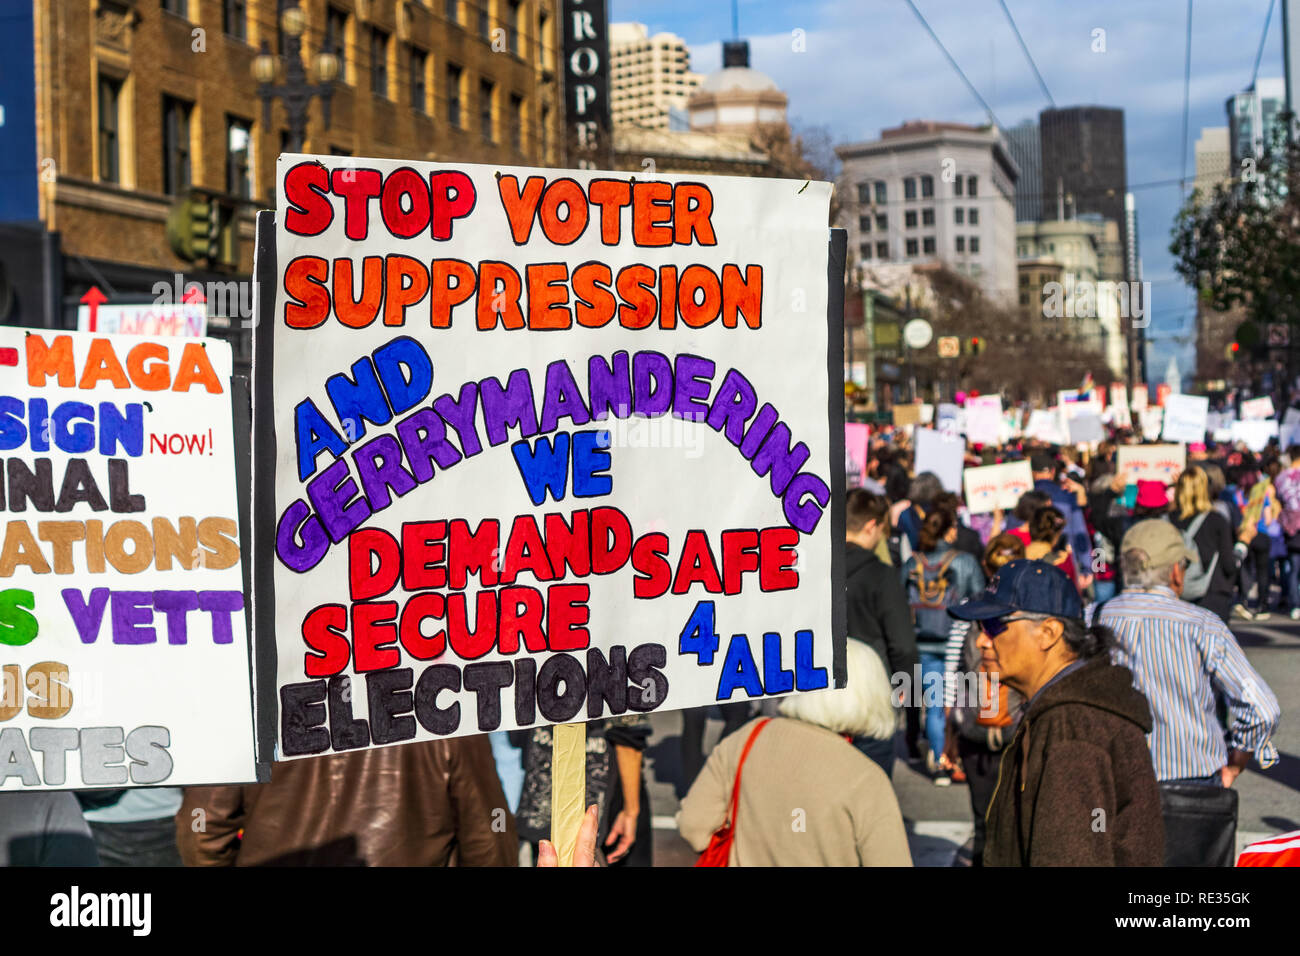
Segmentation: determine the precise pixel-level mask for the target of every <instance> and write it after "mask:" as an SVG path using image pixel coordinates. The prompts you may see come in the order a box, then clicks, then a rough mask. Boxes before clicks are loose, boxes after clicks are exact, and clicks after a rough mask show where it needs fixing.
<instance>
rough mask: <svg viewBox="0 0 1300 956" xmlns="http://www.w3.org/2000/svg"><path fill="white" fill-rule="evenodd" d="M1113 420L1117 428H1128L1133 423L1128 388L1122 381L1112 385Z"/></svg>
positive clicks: (1111, 411) (1111, 409)
mask: <svg viewBox="0 0 1300 956" xmlns="http://www.w3.org/2000/svg"><path fill="white" fill-rule="evenodd" d="M1107 410H1108V411H1109V412H1110V413H1111V421H1112V422H1113V423H1114V425H1115V426H1116V427H1117V428H1128V427H1130V426H1131V425H1132V424H1133V419H1132V418H1131V417H1130V416H1129V409H1128V389H1127V388H1126V387H1125V386H1124V385H1123V384H1122V383H1120V382H1115V383H1113V384H1112V385H1111V386H1110V408H1109V409H1107Z"/></svg>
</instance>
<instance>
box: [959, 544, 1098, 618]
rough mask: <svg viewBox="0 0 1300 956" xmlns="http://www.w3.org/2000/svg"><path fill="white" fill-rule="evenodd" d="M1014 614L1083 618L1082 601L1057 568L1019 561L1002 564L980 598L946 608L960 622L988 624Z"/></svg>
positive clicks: (1042, 563)
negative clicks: (998, 618) (994, 619)
mask: <svg viewBox="0 0 1300 956" xmlns="http://www.w3.org/2000/svg"><path fill="white" fill-rule="evenodd" d="M1016 611H1029V612H1031V613H1034V614H1050V615H1051V616H1052V617H1059V618H1075V619H1082V618H1083V602H1082V601H1081V600H1080V599H1079V592H1078V590H1076V589H1075V587H1074V584H1073V582H1071V581H1070V577H1069V575H1067V574H1066V573H1065V572H1064V571H1062V570H1061V569H1060V568H1057V567H1054V566H1053V565H1050V564H1048V563H1047V562H1046V561H1029V560H1025V559H1023V558H1022V559H1020V560H1018V561H1010V562H1008V563H1006V564H1004V565H1003V566H1002V567H1001V568H1000V569H999V570H998V573H997V574H995V575H993V579H992V580H991V581H989V584H988V587H986V588H985V589H984V593H983V594H982V595H980V596H978V597H973V598H968V599H967V600H965V601H963V602H962V603H961V604H958V605H955V606H954V607H950V608H948V613H949V614H950V615H952V616H953V617H955V618H957V620H959V621H987V620H990V619H992V618H995V617H1005V616H1006V615H1008V614H1013V613H1015V612H1016Z"/></svg>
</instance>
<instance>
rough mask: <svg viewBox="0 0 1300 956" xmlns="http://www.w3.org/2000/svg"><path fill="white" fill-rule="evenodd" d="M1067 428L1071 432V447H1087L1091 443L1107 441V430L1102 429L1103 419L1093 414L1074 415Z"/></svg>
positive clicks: (1081, 413)
mask: <svg viewBox="0 0 1300 956" xmlns="http://www.w3.org/2000/svg"><path fill="white" fill-rule="evenodd" d="M1067 426H1068V427H1069V430H1070V444H1071V445H1085V444H1088V443H1089V442H1097V441H1105V440H1106V430H1105V429H1104V428H1102V427H1101V418H1100V417H1099V416H1098V415H1095V414H1093V413H1091V412H1080V413H1078V414H1076V415H1074V416H1073V417H1072V418H1071V419H1070V420H1069V422H1068V423H1067Z"/></svg>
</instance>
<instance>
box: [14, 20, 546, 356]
mask: <svg viewBox="0 0 1300 956" xmlns="http://www.w3.org/2000/svg"><path fill="white" fill-rule="evenodd" d="M14 2H16V3H19V4H24V3H30V4H31V7H32V12H31V19H30V21H26V22H27V23H30V27H27V26H26V23H25V22H24V20H25V18H24V17H23V16H22V14H23V13H25V11H19V15H18V17H17V18H16V23H17V27H16V29H18V30H19V31H21V30H23V29H30V33H31V41H32V44H33V46H34V51H35V57H34V66H35V99H36V102H35V136H34V139H35V144H36V151H37V164H36V166H35V167H34V168H33V171H32V176H33V177H34V178H36V179H37V183H36V192H37V196H38V201H37V207H38V210H39V212H38V218H39V221H38V222H35V223H33V222H26V223H24V224H23V227H24V228H28V227H30V228H33V229H35V230H36V231H37V232H38V233H43V234H44V235H45V237H46V239H47V244H49V243H48V237H49V236H50V234H54V236H55V237H56V238H55V241H54V242H53V246H54V247H55V254H56V255H57V258H58V261H57V262H55V263H53V264H52V265H51V267H50V268H49V269H48V270H47V271H48V272H50V273H52V274H53V275H54V278H53V279H51V280H48V281H51V282H53V283H55V284H56V285H57V286H58V287H59V292H58V294H57V295H51V296H50V297H49V298H47V299H46V302H47V303H50V302H55V301H56V300H57V305H55V307H54V309H55V312H56V314H55V315H54V316H53V317H52V321H53V322H54V324H73V323H75V312H76V304H77V299H78V298H79V296H80V295H81V293H82V292H84V291H85V289H86V288H88V287H89V286H90V285H92V284H93V285H98V286H100V287H101V288H103V289H104V290H105V291H106V292H108V293H109V294H110V296H112V297H116V298H119V299H121V300H123V301H126V300H131V299H134V300H136V301H139V300H141V299H148V298H150V297H151V296H150V292H151V290H152V288H153V286H154V284H155V283H157V282H159V281H166V282H168V283H169V284H171V283H172V282H173V280H174V277H175V275H176V274H177V273H181V274H183V277H184V278H183V281H191V280H196V281H199V282H204V281H208V280H209V279H213V278H217V279H232V278H233V279H236V280H238V279H246V278H247V276H248V274H249V272H250V271H251V268H252V254H253V242H252V240H253V214H254V211H255V210H256V209H259V208H269V207H271V206H273V205H274V191H275V179H274V175H275V161H276V157H277V155H278V154H279V153H280V152H281V151H283V150H285V149H287V148H288V146H289V144H290V133H289V122H288V119H287V116H286V113H285V111H284V107H283V103H282V102H281V101H279V100H276V101H275V103H274V105H273V108H272V110H271V114H270V123H269V124H268V123H266V122H264V113H263V103H262V101H261V99H260V98H259V95H258V87H259V82H258V80H257V79H255V77H254V74H253V67H254V61H255V58H256V57H257V56H258V53H259V51H260V50H261V49H262V48H263V47H265V48H266V49H267V50H269V52H271V53H272V54H281V53H283V51H284V50H285V48H286V46H285V45H286V42H287V40H288V36H291V35H299V36H300V38H301V48H302V60H303V62H304V64H305V66H306V68H307V72H308V76H309V80H310V81H311V82H315V81H317V80H318V79H321V76H320V75H319V74H320V73H321V72H325V73H330V72H333V69H331V67H333V68H334V69H337V72H338V78H337V80H336V81H335V82H333V83H332V85H331V90H332V95H331V97H330V123H329V126H328V128H327V127H326V126H325V124H324V121H323V116H322V109H321V103H320V101H319V100H315V101H313V102H312V103H311V105H310V108H309V110H308V123H307V126H306V131H305V145H304V151H306V152H319V153H334V154H337V155H352V156H374V157H380V158H395V157H404V158H414V159H422V160H433V161H438V160H455V161H459V162H477V163H502V164H505V163H510V164H519V165H535V166H558V165H563V162H564V158H563V156H562V155H561V154H562V151H563V134H562V121H563V117H562V112H563V103H562V99H561V95H560V89H559V84H560V79H559V76H558V73H557V59H558V53H557V44H558V24H559V12H558V0H299V2H298V5H297V9H296V12H292V13H290V15H289V16H288V17H287V18H286V16H285V15H284V11H285V10H286V9H288V8H289V6H290V3H289V2H286V0H14ZM11 42H17V43H18V44H19V45H20V46H21V43H22V42H23V39H22V38H21V37H20V38H19V40H18V41H12V40H11ZM321 54H332V60H331V59H330V57H324V58H322V56H321ZM276 59H277V60H278V61H279V62H278V64H277V71H276V78H275V81H274V82H277V83H279V82H283V79H284V75H285V65H284V62H283V57H282V56H281V57H277V58H276ZM18 82H19V83H21V79H20V80H19V81H18ZM12 88H13V87H11V89H12ZM193 188H197V189H202V190H204V191H206V192H210V193H214V194H220V195H222V196H226V197H229V198H230V200H231V201H232V202H233V203H234V204H235V205H236V206H237V208H238V209H239V210H240V212H239V224H238V235H239V238H240V240H241V241H240V243H239V249H238V255H237V257H236V258H235V259H232V261H231V263H230V268H227V269H224V270H220V272H221V273H223V274H216V273H209V272H205V271H204V270H203V269H201V268H196V267H195V265H194V264H193V263H190V262H187V261H184V260H182V259H180V258H178V257H177V256H176V255H175V253H174V252H173V251H172V248H171V246H170V244H169V242H168V238H167V234H166V221H167V217H168V215H169V213H170V212H171V211H172V209H173V208H174V207H175V204H176V203H177V202H178V200H180V199H183V198H185V197H186V196H187V195H188V194H189V192H190V190H191V189H193ZM10 218H11V219H12V218H15V217H13V216H11V217H10ZM18 218H23V219H30V216H22V215H20V216H18ZM3 255H4V252H3V250H0V257H2V256H3ZM236 263H237V264H236ZM31 298H32V297H30V296H29V302H30V299H31ZM45 311H46V312H47V313H48V311H49V310H48V309H47V310H45ZM60 311H61V314H58V313H59V312H60ZM210 312H211V305H210ZM0 321H6V320H4V319H0ZM7 321H14V319H12V318H11V319H9V320H7ZM17 321H19V322H22V323H24V324H45V322H46V321H51V317H50V316H48V315H45V316H42V315H40V314H39V312H38V311H37V310H33V309H31V308H29V309H28V310H27V311H25V312H24V313H22V314H21V315H19V316H18V317H17ZM210 324H211V325H212V327H213V329H214V332H217V333H220V330H221V326H222V323H221V321H220V319H219V318H217V319H214V320H213V321H212V322H211V323H210ZM234 325H236V326H237V325H238V323H234Z"/></svg>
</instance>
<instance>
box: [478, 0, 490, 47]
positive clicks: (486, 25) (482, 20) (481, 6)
mask: <svg viewBox="0 0 1300 956" xmlns="http://www.w3.org/2000/svg"><path fill="white" fill-rule="evenodd" d="M490 2H491V0H479V3H478V35H479V36H481V37H482V38H483V39H484V40H491V39H492V17H491V16H490V15H489V12H488V3H490Z"/></svg>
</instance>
